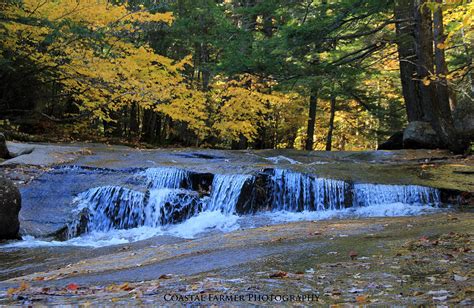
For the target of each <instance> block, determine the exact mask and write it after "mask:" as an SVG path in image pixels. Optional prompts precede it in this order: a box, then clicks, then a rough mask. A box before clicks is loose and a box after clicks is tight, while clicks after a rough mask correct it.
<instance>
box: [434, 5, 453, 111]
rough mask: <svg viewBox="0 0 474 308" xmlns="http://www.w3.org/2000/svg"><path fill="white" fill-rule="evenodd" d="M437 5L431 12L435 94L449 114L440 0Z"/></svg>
mask: <svg viewBox="0 0 474 308" xmlns="http://www.w3.org/2000/svg"><path fill="white" fill-rule="evenodd" d="M436 3H438V4H439V7H437V8H436V10H435V12H434V14H433V29H434V46H435V64H436V77H437V78H436V80H437V82H436V96H437V97H438V100H439V102H440V104H441V106H440V108H441V110H442V112H445V113H447V114H451V107H450V103H449V102H450V98H449V97H450V96H449V87H448V81H447V80H446V75H447V74H448V66H447V64H446V57H445V53H444V43H445V39H446V37H445V35H444V25H443V10H442V8H441V5H442V0H436Z"/></svg>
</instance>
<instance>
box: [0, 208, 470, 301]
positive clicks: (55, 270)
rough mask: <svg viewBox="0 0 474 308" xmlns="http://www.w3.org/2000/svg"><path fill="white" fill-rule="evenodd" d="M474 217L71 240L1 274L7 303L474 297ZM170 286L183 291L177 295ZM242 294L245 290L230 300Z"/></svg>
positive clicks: (0, 293)
mask: <svg viewBox="0 0 474 308" xmlns="http://www.w3.org/2000/svg"><path fill="white" fill-rule="evenodd" d="M473 221H474V220H473V216H472V214H469V213H462V214H453V213H447V214H438V215H430V216H423V217H405V218H383V219H367V220H352V221H344V223H341V221H326V222H317V223H315V222H301V223H292V224H285V225H279V226H271V227H262V228H258V229H250V230H242V231H237V232H234V233H232V234H227V235H215V236H211V237H206V238H201V239H196V240H192V241H181V242H173V241H171V242H168V243H167V242H161V243H159V244H158V243H155V244H152V242H153V241H152V240H148V242H147V243H145V244H144V243H134V244H131V245H126V246H125V245H122V246H116V247H109V248H103V249H98V250H90V249H85V250H83V251H82V252H76V253H75V254H73V255H71V253H70V252H67V250H66V251H64V254H63V256H64V257H63V260H54V259H53V260H51V261H49V263H46V264H45V265H44V267H43V268H42V271H40V270H38V271H36V272H35V273H32V274H26V275H22V274H21V273H20V272H16V274H15V275H14V276H15V278H12V279H9V280H6V281H3V282H0V304H4V305H13V304H23V305H28V304H31V303H36V304H49V305H53V304H58V305H59V304H75V305H77V304H92V305H99V304H101V305H112V304H116V305H118V304H122V305H147V304H154V305H157V304H163V305H170V304H172V305H182V304H186V303H187V304H190V303H194V304H197V303H201V304H217V305H219V304H220V305H226V304H227V305H232V304H237V305H239V304H240V305H246V304H260V305H276V304H281V303H282V302H281V299H275V298H273V299H269V298H268V295H271V294H274V295H277V294H280V295H307V296H309V295H314V296H315V297H313V298H311V300H309V301H308V300H295V301H294V302H291V303H290V302H284V304H287V305H294V304H304V305H330V304H340V305H343V304H349V305H395V304H398V305H400V304H401V305H457V306H459V305H461V306H462V305H464V306H471V305H472V288H473V285H474V281H473V278H472V275H471V274H469V272H470V271H471V268H470V264H472V261H473V259H472V253H471V249H472V239H473V237H472V236H473V234H472V231H473V226H474V225H473ZM352 251H355V252H356V257H355V258H351V252H352ZM43 253H45V252H43ZM49 253H52V252H49ZM88 253H92V254H93V255H91V256H87V254H88ZM46 254H47V252H46ZM0 257H2V255H0ZM81 257H82V258H84V259H80V258H81ZM78 258H79V259H78ZM73 260H76V262H73ZM1 264H4V263H3V262H2V263H1ZM14 264H15V263H11V262H10V264H9V265H10V266H12V265H14ZM191 264H192V265H193V266H191ZM20 265H21V264H18V263H17V264H16V266H20ZM10 277H12V276H10ZM168 294H177V295H179V296H183V297H182V298H179V297H178V298H175V299H174V301H170V299H169V298H166V297H165V296H166V295H168ZM201 295H202V296H204V297H203V298H199V297H198V296H201ZM233 295H243V296H244V299H242V300H239V301H237V302H232V301H230V300H229V299H228V300H227V302H226V301H225V296H233ZM184 296H188V299H185V298H184ZM190 296H194V297H193V299H190ZM215 296H217V297H215ZM221 296H224V297H221ZM249 296H253V297H249ZM262 297H263V298H262ZM220 298H222V299H220ZM259 298H260V299H259Z"/></svg>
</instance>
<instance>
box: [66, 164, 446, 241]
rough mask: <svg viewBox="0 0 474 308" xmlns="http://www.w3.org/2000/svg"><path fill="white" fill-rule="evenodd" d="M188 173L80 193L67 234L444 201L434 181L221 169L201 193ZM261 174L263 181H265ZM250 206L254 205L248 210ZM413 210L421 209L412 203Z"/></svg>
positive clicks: (370, 211) (154, 174)
mask: <svg viewBox="0 0 474 308" xmlns="http://www.w3.org/2000/svg"><path fill="white" fill-rule="evenodd" d="M191 175H192V174H191V173H190V172H188V171H185V170H182V169H177V168H151V169H147V170H145V171H143V172H141V173H140V176H145V177H146V179H147V182H146V187H145V186H144V185H143V186H142V187H141V189H144V190H146V192H141V191H137V190H132V189H128V188H124V187H120V186H103V187H97V188H92V189H89V190H87V191H85V192H83V193H81V194H79V195H78V196H77V198H76V201H77V202H78V213H79V215H77V216H78V217H77V219H76V220H75V221H74V222H73V223H71V224H70V225H69V237H74V236H77V235H80V234H82V233H84V232H108V231H110V230H121V229H131V228H137V227H146V228H153V229H154V230H162V228H161V227H165V229H166V228H168V227H169V226H168V225H170V224H176V223H182V222H185V221H187V222H186V224H185V225H186V226H187V227H186V228H187V230H188V231H189V230H191V229H193V228H194V227H193V228H191V227H190V224H192V222H193V221H199V224H198V225H196V226H199V227H206V226H210V225H214V223H212V221H208V220H206V219H207V218H209V217H214V216H215V215H217V214H219V215H221V216H222V217H221V216H219V219H222V221H225V219H227V218H229V219H234V220H235V219H236V218H235V217H237V216H235V214H237V213H240V214H242V213H250V212H254V211H257V212H258V211H261V212H262V211H265V210H267V209H268V208H271V209H272V210H273V214H274V215H275V216H279V215H281V213H289V212H293V213H295V214H297V213H301V214H304V215H308V214H309V216H308V217H310V216H311V215H313V213H315V212H318V213H321V215H322V216H321V217H325V216H324V215H326V214H327V213H334V212H335V211H336V212H341V213H342V212H344V211H346V212H347V213H346V214H351V213H352V214H354V213H355V212H354V211H353V210H350V209H347V208H348V207H350V206H353V209H354V210H356V211H358V212H357V213H363V215H364V216H371V215H372V216H373V215H375V216H377V215H380V213H382V212H383V213H386V214H383V215H387V216H389V215H392V216H393V215H395V214H397V213H402V214H403V213H405V212H404V210H403V211H402V210H400V206H412V207H413V206H417V205H435V206H436V205H439V204H440V193H439V191H438V190H436V189H433V188H429V187H422V186H408V185H407V186H403V185H378V184H354V185H351V184H349V183H347V182H344V181H339V180H332V179H324V178H317V177H315V176H311V175H307V174H303V173H298V172H294V171H290V170H283V169H275V170H274V173H273V174H272V175H271V176H270V177H269V178H268V177H263V178H258V177H256V176H252V175H243V174H226V175H220V174H218V175H215V176H214V177H213V180H212V185H211V186H210V196H205V195H204V196H201V195H200V194H202V193H203V192H202V191H201V192H198V191H193V190H192V182H191ZM259 179H260V180H259ZM261 179H264V180H263V181H264V182H263V183H262V181H261ZM184 187H185V188H187V189H184ZM262 190H265V192H264V194H270V195H267V197H270V198H269V199H265V198H263V199H262V198H260V199H259V198H258V196H259V195H258V193H257V191H260V192H261V191H262ZM254 193H255V195H254ZM254 197H255V198H257V199H253V198H254ZM260 197H261V195H260ZM265 200H267V201H265ZM268 200H270V203H268ZM255 202H256V203H255ZM249 204H251V205H250V207H248V206H249ZM389 206H392V207H394V208H396V211H395V212H393V211H392V212H393V213H392V212H387V211H388V209H387V207H389ZM249 208H251V209H252V210H250V212H248V209H249ZM382 209H383V211H382ZM339 210H344V211H339ZM410 211H411V212H416V211H414V210H413V209H412V208H410ZM305 213H306V214H305ZM213 215H214V216H213ZM331 215H334V214H331ZM383 215H382V216H383ZM206 217H207V218H206ZM225 217H227V218H225ZM232 217H233V218H232ZM311 217H312V216H311ZM318 217H319V216H318ZM225 228H226V229H227V227H225ZM232 228H233V227H232ZM194 229H196V230H198V229H199V228H197V227H196V228H194ZM194 229H193V230H194ZM193 232H194V233H195V232H197V231H193Z"/></svg>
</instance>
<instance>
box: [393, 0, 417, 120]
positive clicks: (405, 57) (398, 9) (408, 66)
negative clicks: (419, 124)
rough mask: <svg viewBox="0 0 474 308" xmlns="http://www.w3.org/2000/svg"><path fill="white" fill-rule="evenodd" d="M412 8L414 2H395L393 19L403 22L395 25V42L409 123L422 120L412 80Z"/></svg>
mask: <svg viewBox="0 0 474 308" xmlns="http://www.w3.org/2000/svg"><path fill="white" fill-rule="evenodd" d="M414 7H415V3H414V0H397V1H395V19H397V20H400V21H403V22H398V23H397V24H396V34H397V40H396V41H397V46H398V57H399V61H400V78H401V82H402V92H403V97H404V99H405V107H406V110H407V116H408V121H409V122H412V121H421V120H422V119H423V110H422V107H421V96H420V89H419V83H418V82H417V81H415V79H414V78H415V74H416V62H417V59H416V52H415V37H414V35H415V27H414V17H415V16H414V14H415V8H414Z"/></svg>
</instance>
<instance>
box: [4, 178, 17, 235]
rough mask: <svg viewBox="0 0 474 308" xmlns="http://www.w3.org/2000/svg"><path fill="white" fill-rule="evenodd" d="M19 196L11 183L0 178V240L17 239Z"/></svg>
mask: <svg viewBox="0 0 474 308" xmlns="http://www.w3.org/2000/svg"><path fill="white" fill-rule="evenodd" d="M20 209H21V195H20V191H19V190H18V188H16V187H15V185H14V184H13V182H12V181H10V180H7V179H5V178H1V177H0V240H2V239H17V238H18V237H19V236H18V231H19V230H20V221H19V220H18V213H19V212H20Z"/></svg>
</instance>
